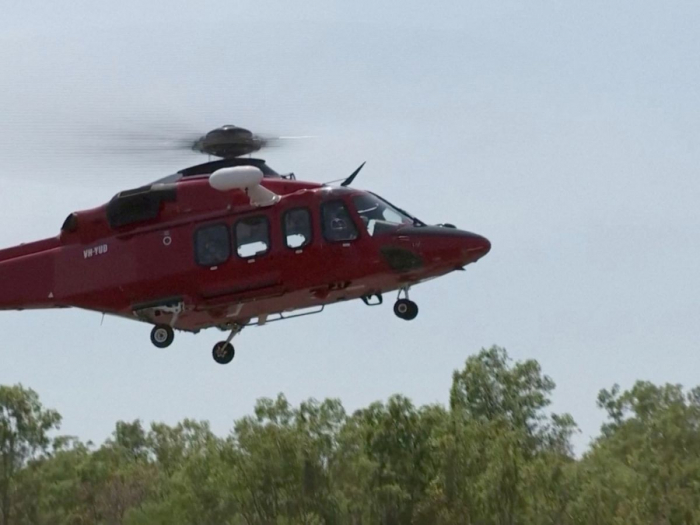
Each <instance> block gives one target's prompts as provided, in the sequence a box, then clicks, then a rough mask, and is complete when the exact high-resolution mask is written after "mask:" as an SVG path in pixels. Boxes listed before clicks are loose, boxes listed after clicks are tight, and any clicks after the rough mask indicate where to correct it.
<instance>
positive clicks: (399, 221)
mask: <svg viewBox="0 0 700 525" xmlns="http://www.w3.org/2000/svg"><path fill="white" fill-rule="evenodd" d="M352 203H353V205H354V206H355V209H356V211H357V214H358V215H359V216H360V218H361V219H362V222H363V223H364V225H365V228H367V232H368V233H369V234H370V235H371V236H375V235H381V234H382V233H388V232H393V231H395V230H396V228H397V227H398V226H401V225H404V224H407V225H416V224H422V223H421V222H420V221H418V219H416V218H414V217H412V216H411V215H409V214H408V213H406V212H405V211H404V210H402V209H400V208H397V207H395V206H393V205H392V204H391V203H389V202H388V201H386V200H384V199H382V198H381V197H379V196H378V195H375V194H374V193H361V194H359V195H355V196H354V197H353V198H352Z"/></svg>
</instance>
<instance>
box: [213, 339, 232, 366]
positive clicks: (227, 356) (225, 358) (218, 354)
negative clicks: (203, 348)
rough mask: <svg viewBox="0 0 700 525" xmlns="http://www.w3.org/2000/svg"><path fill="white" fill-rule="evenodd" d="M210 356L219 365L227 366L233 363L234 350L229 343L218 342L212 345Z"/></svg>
mask: <svg viewBox="0 0 700 525" xmlns="http://www.w3.org/2000/svg"><path fill="white" fill-rule="evenodd" d="M212 355H213V356H214V361H216V362H217V363H219V364H220V365H227V364H229V363H230V362H231V361H233V357H234V356H235V355H236V350H235V348H233V345H232V344H231V343H227V342H226V341H220V342H218V343H216V344H215V345H214V349H213V350H212Z"/></svg>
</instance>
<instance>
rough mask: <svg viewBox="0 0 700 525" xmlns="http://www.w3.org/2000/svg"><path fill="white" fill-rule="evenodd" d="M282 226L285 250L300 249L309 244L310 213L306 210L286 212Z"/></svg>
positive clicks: (299, 209)
mask: <svg viewBox="0 0 700 525" xmlns="http://www.w3.org/2000/svg"><path fill="white" fill-rule="evenodd" d="M282 225H283V228H284V243H285V245H286V246H287V248H302V247H304V246H306V245H307V244H309V243H310V242H311V212H310V211H309V210H308V208H296V209H293V210H289V211H287V212H286V213H285V214H284V219H283V220H282Z"/></svg>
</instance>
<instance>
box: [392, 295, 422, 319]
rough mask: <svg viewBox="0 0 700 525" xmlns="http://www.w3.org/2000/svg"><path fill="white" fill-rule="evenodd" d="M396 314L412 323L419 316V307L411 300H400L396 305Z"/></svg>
mask: <svg viewBox="0 0 700 525" xmlns="http://www.w3.org/2000/svg"><path fill="white" fill-rule="evenodd" d="M394 313H395V314H396V317H398V318H400V319H403V320H404V321H411V320H413V319H415V318H416V316H417V315H418V305H417V304H416V303H414V302H413V301H410V300H409V299H399V300H398V301H396V303H394Z"/></svg>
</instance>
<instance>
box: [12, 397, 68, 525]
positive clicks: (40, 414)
mask: <svg viewBox="0 0 700 525" xmlns="http://www.w3.org/2000/svg"><path fill="white" fill-rule="evenodd" d="M60 422H61V416H60V415H59V413H58V412H56V411H55V410H48V409H45V408H44V407H43V406H42V405H41V403H40V402H39V396H38V395H37V393H36V392H34V391H33V390H31V389H26V388H24V387H22V385H16V386H9V387H8V386H0V518H1V519H2V521H0V524H2V525H10V523H11V522H10V519H11V516H12V504H13V501H12V500H13V492H14V489H15V482H16V477H17V475H18V473H19V472H20V471H21V469H22V468H24V467H25V466H26V465H27V463H28V462H29V461H30V460H31V459H34V458H36V457H37V455H39V454H41V453H44V452H46V450H47V449H48V447H49V445H50V443H51V440H50V438H49V432H50V431H51V430H54V429H57V428H58V426H59V424H60Z"/></svg>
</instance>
